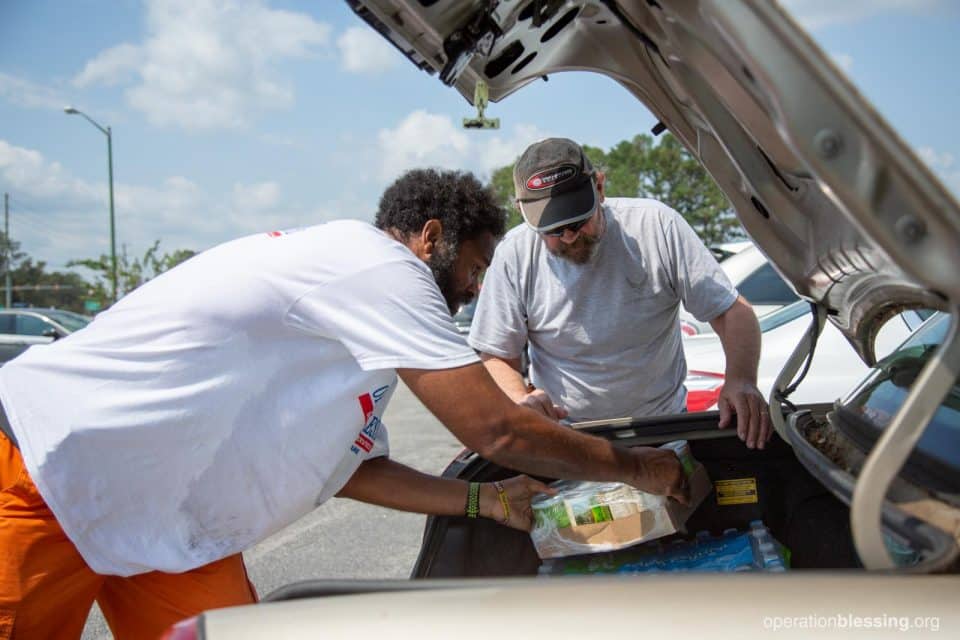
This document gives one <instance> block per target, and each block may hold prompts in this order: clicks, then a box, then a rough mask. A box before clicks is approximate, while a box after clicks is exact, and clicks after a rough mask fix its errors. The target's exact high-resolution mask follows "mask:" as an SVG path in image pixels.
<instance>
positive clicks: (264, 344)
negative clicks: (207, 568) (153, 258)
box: [0, 221, 477, 575]
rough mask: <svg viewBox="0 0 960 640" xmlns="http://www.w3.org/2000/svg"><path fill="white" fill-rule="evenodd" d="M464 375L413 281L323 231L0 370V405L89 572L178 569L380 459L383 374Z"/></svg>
mask: <svg viewBox="0 0 960 640" xmlns="http://www.w3.org/2000/svg"><path fill="white" fill-rule="evenodd" d="M476 361H477V356H476V354H475V353H474V352H473V350H472V349H470V348H469V347H467V345H466V344H465V343H464V341H463V339H462V338H461V337H460V336H459V334H458V333H457V331H456V329H455V327H454V325H453V322H452V320H451V318H450V313H449V311H448V309H447V306H446V303H445V302H444V299H443V296H442V295H441V293H440V290H439V288H438V287H437V284H436V282H435V281H434V278H433V276H432V274H431V272H430V270H429V268H428V267H427V266H426V265H425V264H424V263H423V262H422V261H421V260H419V259H418V258H417V257H416V256H414V255H413V253H411V252H410V251H409V250H408V249H407V248H406V247H405V246H403V245H402V244H400V243H398V242H396V241H394V240H392V239H391V238H389V237H388V236H387V235H386V234H384V233H383V232H381V231H379V230H377V229H375V228H374V227H372V226H371V225H369V224H366V223H362V222H356V221H339V222H332V223H329V224H325V225H320V226H315V227H310V228H306V229H302V230H298V231H292V232H273V233H270V234H260V235H256V236H250V237H246V238H242V239H240V240H236V241H233V242H229V243H227V244H224V245H221V246H218V247H215V248H213V249H210V250H209V251H205V252H203V253H201V254H199V255H198V256H196V257H194V258H192V259H190V260H188V261H187V262H185V263H184V264H182V265H180V266H178V267H176V268H175V269H173V270H171V271H169V272H167V273H164V274H163V275H161V276H159V277H158V278H156V279H154V280H152V281H150V282H148V283H147V284H145V285H143V286H142V287H140V288H139V289H137V290H136V291H134V292H132V293H131V294H129V295H127V296H126V297H124V298H123V299H122V300H120V301H119V302H118V303H117V304H116V305H114V306H113V307H112V308H111V309H109V310H108V311H106V312H104V313H102V314H100V315H99V316H98V317H97V318H96V320H94V321H93V322H92V323H91V324H90V325H89V326H88V327H86V328H84V329H82V330H80V331H78V332H76V333H74V334H72V335H70V336H69V337H67V338H64V339H62V340H59V341H57V342H55V343H53V344H50V345H43V346H38V347H32V348H30V349H29V350H27V351H26V352H25V353H24V354H23V355H22V356H20V357H19V358H17V359H15V360H13V361H11V362H9V363H8V364H6V365H5V366H3V367H2V368H0V401H2V402H3V406H4V408H5V409H6V411H7V415H8V417H9V419H10V423H11V425H12V427H13V431H14V434H15V435H16V437H17V439H18V440H19V444H20V449H21V451H22V453H23V458H24V460H25V463H26V466H27V469H28V470H29V472H30V475H31V477H32V479H33V481H34V482H35V483H36V485H37V487H38V488H39V490H40V493H41V495H42V496H43V498H44V499H45V500H46V502H47V504H48V505H49V506H50V508H51V510H52V511H53V513H54V514H55V515H56V517H57V520H58V522H59V523H60V524H61V526H62V527H63V529H64V531H65V532H66V533H67V536H68V537H69V538H70V539H71V540H72V541H73V543H74V544H75V545H76V547H77V549H78V550H79V551H80V554H81V555H82V556H83V558H84V559H85V560H86V561H87V563H88V564H89V565H90V567H91V568H92V569H93V570H94V571H97V572H98V573H102V574H112V575H132V574H136V573H141V572H146V571H151V570H161V571H168V572H181V571H186V570H189V569H192V568H194V567H198V566H201V565H204V564H207V563H209V562H212V561H214V560H217V559H220V558H223V557H225V556H227V555H230V554H233V553H237V552H239V551H242V550H244V549H246V548H248V547H249V546H251V545H252V544H254V543H256V542H258V541H259V540H262V539H263V538H265V537H266V536H268V535H270V534H271V533H274V532H276V531H278V530H279V529H281V528H282V527H284V526H286V525H287V524H289V523H291V522H293V521H294V520H296V519H297V518H299V517H300V516H302V515H304V514H306V513H307V512H309V511H310V510H311V509H313V508H314V507H315V506H316V505H318V504H320V503H322V502H323V501H325V500H326V499H328V498H330V497H331V496H333V495H334V494H336V493H337V492H338V491H339V490H340V489H341V488H342V487H343V485H344V484H345V483H346V482H347V480H348V479H349V478H350V476H351V475H352V474H353V472H354V471H355V470H356V469H357V467H358V466H359V465H360V463H361V462H362V461H363V460H365V459H368V458H371V457H375V456H380V455H386V453H387V451H388V444H387V432H386V428H385V427H384V425H383V423H382V422H381V416H382V414H383V411H384V408H385V406H386V404H387V402H388V401H389V399H390V396H391V393H392V392H393V390H394V388H395V386H396V380H397V376H396V371H395V369H397V368H419V369H440V368H453V367H459V366H463V365H467V364H470V363H473V362H476Z"/></svg>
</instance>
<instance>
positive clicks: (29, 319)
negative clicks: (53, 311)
mask: <svg viewBox="0 0 960 640" xmlns="http://www.w3.org/2000/svg"><path fill="white" fill-rule="evenodd" d="M53 328H54V327H53V325H52V324H50V323H49V322H47V321H45V320H41V319H40V318H38V317H36V316H30V315H27V314H18V315H17V321H16V333H17V335H21V336H42V335H43V332H44V331H49V330H50V329H53Z"/></svg>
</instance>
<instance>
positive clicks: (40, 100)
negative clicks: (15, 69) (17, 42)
mask: <svg viewBox="0 0 960 640" xmlns="http://www.w3.org/2000/svg"><path fill="white" fill-rule="evenodd" d="M0 97H2V98H3V99H4V100H6V101H7V102H11V103H13V104H15V105H19V106H21V107H27V108H28V109H63V106H64V105H65V104H66V100H65V99H64V98H63V97H62V96H61V95H60V94H59V93H58V92H57V91H55V90H53V89H51V88H49V87H44V86H42V85H38V84H34V83H32V82H30V81H28V80H24V79H23V78H18V77H16V76H12V75H10V74H8V73H3V72H0Z"/></svg>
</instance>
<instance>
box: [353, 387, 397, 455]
mask: <svg viewBox="0 0 960 640" xmlns="http://www.w3.org/2000/svg"><path fill="white" fill-rule="evenodd" d="M389 389H390V387H389V385H388V386H385V387H380V388H378V389H376V390H374V392H373V393H372V394H371V393H364V394H363V395H360V396H357V401H358V402H359V403H360V410H361V411H362V412H363V429H361V430H360V433H358V434H357V439H356V440H354V441H353V446H352V447H350V450H351V451H352V452H353V453H355V454H359V453H360V449H363V450H364V451H366V452H367V453H370V452H371V451H372V450H373V445H374V440H376V439H377V434H378V433H380V426H381V424H382V423H381V422H380V418H378V417H377V416H375V415H373V408H374V406H375V405H376V403H378V402H380V400H381V399H383V396H384V395H386V393H387V391H388V390H389Z"/></svg>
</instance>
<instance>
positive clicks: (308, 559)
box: [83, 383, 462, 640]
mask: <svg viewBox="0 0 960 640" xmlns="http://www.w3.org/2000/svg"><path fill="white" fill-rule="evenodd" d="M384 423H385V424H386V425H387V431H388V433H389V437H390V457H391V458H393V459H394V460H397V461H398V462H402V463H404V464H406V465H408V466H411V467H414V468H416V469H418V470H420V471H423V472H425V473H433V474H439V473H440V472H442V471H443V469H444V467H446V466H447V464H448V463H449V462H450V461H451V460H452V459H453V458H454V456H456V455H457V453H459V452H460V449H461V448H462V447H461V445H460V444H459V443H458V442H457V441H456V439H455V438H454V437H453V436H452V435H450V432H448V431H447V430H446V429H445V428H444V427H443V425H441V424H440V423H439V422H438V421H437V419H436V418H434V417H433V416H432V415H431V414H430V412H429V411H427V409H426V408H425V407H424V406H423V405H422V404H421V403H420V401H419V400H417V398H416V397H415V396H414V395H413V394H412V393H411V392H410V390H409V389H407V388H406V387H405V386H404V385H403V383H400V386H399V388H398V389H397V391H396V392H395V393H394V395H393V398H392V399H391V401H390V405H389V406H388V407H387V411H386V413H385V414H384ZM424 521H425V517H424V516H420V515H415V514H409V513H400V512H397V511H390V510H388V509H381V508H379V507H374V506H370V505H365V504H361V503H358V502H354V501H352V500H343V499H338V498H335V499H333V500H331V501H330V502H328V503H327V504H325V505H323V506H322V507H320V508H319V509H316V510H315V511H314V512H313V513H311V514H309V515H308V516H306V517H305V518H301V519H300V520H299V521H298V522H295V523H294V524H292V525H290V526H289V527H287V528H286V529H284V530H282V531H280V532H278V533H276V534H275V535H273V536H271V537H269V538H267V539H266V540H264V541H263V542H261V543H260V544H258V545H257V546H255V547H253V548H252V549H250V550H249V551H247V552H246V553H245V554H244V558H245V560H246V562H247V568H248V570H249V573H250V579H251V580H252V581H253V584H254V586H256V588H257V591H258V592H259V594H260V595H261V596H264V595H266V594H268V593H270V592H271V591H273V590H274V589H276V588H277V587H280V586H282V585H285V584H288V583H290V582H297V581H299V580H308V579H311V578H407V577H408V576H409V575H410V570H411V568H412V567H413V563H414V561H415V560H416V557H417V552H418V550H419V548H420V538H421V536H422V534H423V525H424ZM110 637H111V635H110V632H109V630H108V629H107V626H106V623H105V622H104V620H103V617H102V616H101V615H100V612H99V610H96V609H95V610H94V611H93V612H92V613H91V615H90V619H89V620H88V621H87V626H86V629H85V630H84V633H83V640H106V639H108V638H110Z"/></svg>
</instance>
